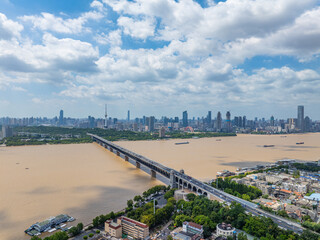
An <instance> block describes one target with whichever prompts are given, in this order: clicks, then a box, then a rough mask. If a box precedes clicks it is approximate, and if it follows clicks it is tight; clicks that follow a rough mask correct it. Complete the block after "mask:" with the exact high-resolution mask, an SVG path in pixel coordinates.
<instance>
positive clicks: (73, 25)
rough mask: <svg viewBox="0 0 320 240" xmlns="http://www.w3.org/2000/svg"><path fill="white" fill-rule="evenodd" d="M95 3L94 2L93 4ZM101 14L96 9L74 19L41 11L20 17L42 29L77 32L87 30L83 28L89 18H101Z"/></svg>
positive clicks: (69, 32)
mask: <svg viewBox="0 0 320 240" xmlns="http://www.w3.org/2000/svg"><path fill="white" fill-rule="evenodd" d="M95 5H96V4H95ZM103 16H104V15H103V14H102V13H101V12H98V11H91V12H86V13H83V14H82V15H81V16H80V17H78V18H74V19H63V18H62V17H57V16H55V15H53V14H51V13H46V12H43V13H41V16H35V15H31V16H23V17H21V19H22V20H23V21H26V22H31V23H32V25H33V27H34V28H36V29H40V30H42V31H52V32H58V33H68V34H78V33H82V32H83V31H89V29H88V28H84V24H85V23H87V22H88V21H89V20H99V19H101V18H103Z"/></svg>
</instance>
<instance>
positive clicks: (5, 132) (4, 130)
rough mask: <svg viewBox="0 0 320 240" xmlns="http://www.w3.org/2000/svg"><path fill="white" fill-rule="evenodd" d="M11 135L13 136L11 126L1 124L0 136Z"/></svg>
mask: <svg viewBox="0 0 320 240" xmlns="http://www.w3.org/2000/svg"><path fill="white" fill-rule="evenodd" d="M12 136H13V131H12V128H11V127H10V126H5V125H2V137H3V138H7V137H12Z"/></svg>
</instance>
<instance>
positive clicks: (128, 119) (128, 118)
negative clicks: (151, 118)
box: [127, 110, 130, 122]
mask: <svg viewBox="0 0 320 240" xmlns="http://www.w3.org/2000/svg"><path fill="white" fill-rule="evenodd" d="M127 121H128V122H130V110H128V117H127Z"/></svg>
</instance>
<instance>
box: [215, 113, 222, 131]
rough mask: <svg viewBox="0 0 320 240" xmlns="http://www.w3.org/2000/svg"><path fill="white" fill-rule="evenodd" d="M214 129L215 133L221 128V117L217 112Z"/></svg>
mask: <svg viewBox="0 0 320 240" xmlns="http://www.w3.org/2000/svg"><path fill="white" fill-rule="evenodd" d="M216 123H217V124H216V129H217V131H221V128H222V117H221V113H220V112H218V114H217V121H216Z"/></svg>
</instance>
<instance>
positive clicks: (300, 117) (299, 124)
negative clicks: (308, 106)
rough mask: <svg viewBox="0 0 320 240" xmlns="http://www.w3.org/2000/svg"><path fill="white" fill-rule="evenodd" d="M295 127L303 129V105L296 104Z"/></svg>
mask: <svg viewBox="0 0 320 240" xmlns="http://www.w3.org/2000/svg"><path fill="white" fill-rule="evenodd" d="M297 127H298V128H299V129H300V130H301V131H304V106H298V118H297Z"/></svg>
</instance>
